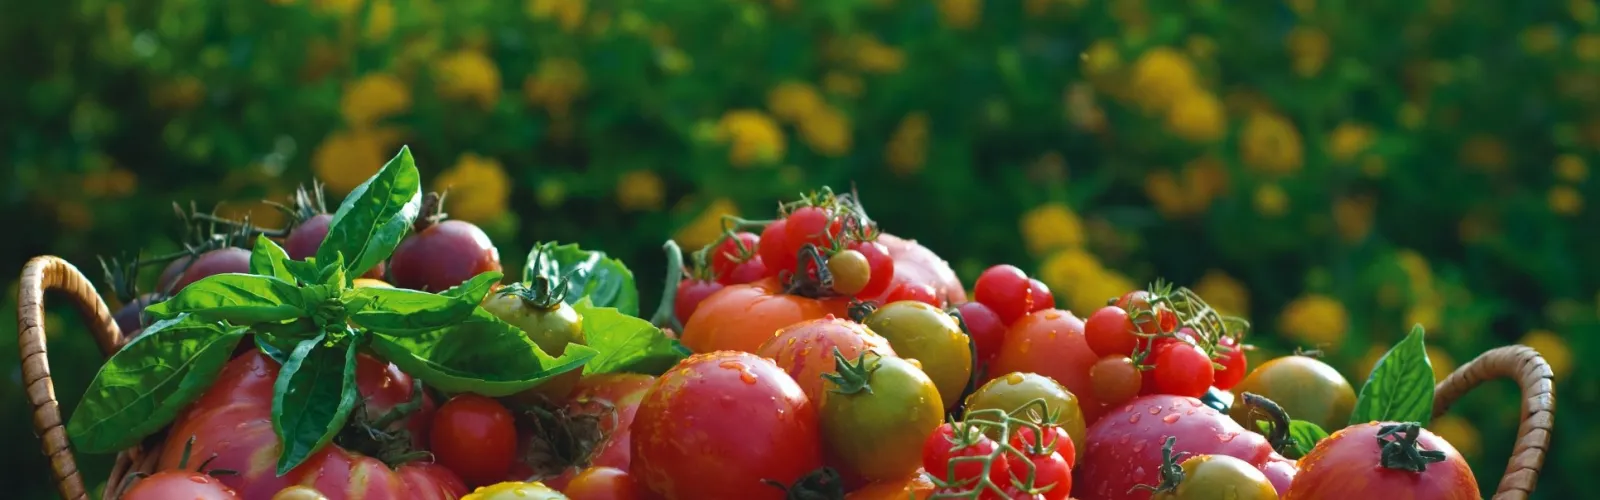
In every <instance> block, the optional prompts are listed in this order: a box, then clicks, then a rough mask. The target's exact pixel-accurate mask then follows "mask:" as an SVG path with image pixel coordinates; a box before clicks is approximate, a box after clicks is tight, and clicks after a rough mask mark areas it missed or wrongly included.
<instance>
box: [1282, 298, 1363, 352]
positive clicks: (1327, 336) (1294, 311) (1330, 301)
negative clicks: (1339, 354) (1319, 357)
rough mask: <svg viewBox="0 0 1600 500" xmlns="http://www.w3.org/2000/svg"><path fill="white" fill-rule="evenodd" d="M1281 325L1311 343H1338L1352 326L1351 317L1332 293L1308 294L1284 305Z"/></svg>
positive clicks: (1289, 332)
mask: <svg viewBox="0 0 1600 500" xmlns="http://www.w3.org/2000/svg"><path fill="white" fill-rule="evenodd" d="M1278 329H1279V330H1281V331H1282V332H1283V333H1285V334H1288V335H1289V336H1290V337H1292V338H1294V339H1295V340H1297V341H1300V342H1302V343H1305V344H1307V345H1310V346H1321V345H1338V344H1339V343H1340V342H1342V341H1343V340H1344V335H1345V333H1346V332H1347V331H1348V330H1349V329H1350V317H1349V315H1348V314H1347V313H1346V312H1345V309H1344V304H1341V303H1339V301H1338V300H1336V299H1334V298H1333V297H1329V296H1326V295H1320V294H1308V295H1302V296H1300V298H1297V299H1295V300H1294V302H1290V303H1289V305H1287V306H1284V308H1283V312H1282V313H1281V314H1280V315H1279V316H1278Z"/></svg>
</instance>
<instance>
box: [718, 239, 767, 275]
mask: <svg viewBox="0 0 1600 500" xmlns="http://www.w3.org/2000/svg"><path fill="white" fill-rule="evenodd" d="M760 248H761V237H760V236H756V234H755V233H748V232H741V233H734V235H733V237H732V238H728V239H725V240H722V243H719V244H717V246H716V248H713V249H712V250H711V252H710V253H711V255H710V260H711V262H710V265H711V271H712V272H714V273H716V274H717V281H719V282H720V281H722V277H723V276H727V275H728V274H730V273H732V272H733V268H734V267H736V266H738V265H739V264H741V263H744V262H745V261H748V260H750V259H753V258H756V257H759V256H760V255H761V253H760V250H759V249H760ZM723 284H724V285H729V284H732V283H727V282H723Z"/></svg>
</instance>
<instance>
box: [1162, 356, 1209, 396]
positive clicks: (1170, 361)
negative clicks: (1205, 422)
mask: <svg viewBox="0 0 1600 500" xmlns="http://www.w3.org/2000/svg"><path fill="white" fill-rule="evenodd" d="M1153 360H1154V364H1155V369H1153V370H1150V371H1151V372H1154V373H1153V375H1152V376H1153V377H1154V380H1155V383H1156V391H1157V392H1158V393H1160V394H1176V395H1179V396H1189V397H1191V398H1198V397H1200V396H1204V395H1205V393H1206V390H1208V389H1210V388H1211V383H1212V382H1213V381H1214V380H1215V378H1214V377H1215V372H1214V371H1213V370H1214V367H1212V366H1211V358H1209V357H1206V352H1205V351H1203V350H1201V349H1200V347H1199V346H1195V345H1191V344H1186V343H1183V342H1173V343H1169V344H1166V345H1162V346H1161V347H1159V348H1157V349H1156V352H1155V356H1154V357H1153Z"/></svg>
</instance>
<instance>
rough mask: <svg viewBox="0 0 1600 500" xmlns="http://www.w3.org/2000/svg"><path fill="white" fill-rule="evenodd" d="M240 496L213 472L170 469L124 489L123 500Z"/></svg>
mask: <svg viewBox="0 0 1600 500" xmlns="http://www.w3.org/2000/svg"><path fill="white" fill-rule="evenodd" d="M237 498H239V494H238V493H234V492H233V489H232V488H229V487H228V486H227V485H225V484H222V481H219V480H217V478H215V477H211V476H210V475H207V474H204V473H200V472H193V471H185V470H168V471H161V472H157V473H155V474H151V475H150V476H148V477H144V478H141V479H139V480H138V481H137V482H134V483H133V487H132V488H128V491H126V492H123V494H122V496H121V497H119V499H120V500H173V499H183V500H191V499H192V500H234V499H237Z"/></svg>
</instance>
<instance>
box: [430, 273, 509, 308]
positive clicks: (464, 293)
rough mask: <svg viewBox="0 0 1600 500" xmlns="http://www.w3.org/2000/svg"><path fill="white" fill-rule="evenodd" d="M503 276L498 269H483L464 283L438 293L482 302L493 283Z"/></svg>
mask: <svg viewBox="0 0 1600 500" xmlns="http://www.w3.org/2000/svg"><path fill="white" fill-rule="evenodd" d="M503 277H505V275H504V274H501V273H500V271H484V272H483V273H480V274H478V275H477V276H473V277H472V279H470V280H467V282H466V283H462V284H459V285H456V286H453V287H450V288H449V289H446V290H445V291H443V292H439V295H443V296H446V297H455V298H458V299H462V300H466V301H468V302H472V303H474V304H482V303H483V298H484V297H486V296H488V295H489V290H490V289H492V288H494V285H495V284H496V283H499V282H500V279H501V278H503Z"/></svg>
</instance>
